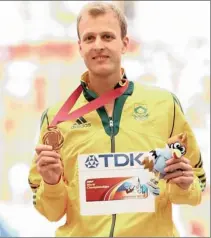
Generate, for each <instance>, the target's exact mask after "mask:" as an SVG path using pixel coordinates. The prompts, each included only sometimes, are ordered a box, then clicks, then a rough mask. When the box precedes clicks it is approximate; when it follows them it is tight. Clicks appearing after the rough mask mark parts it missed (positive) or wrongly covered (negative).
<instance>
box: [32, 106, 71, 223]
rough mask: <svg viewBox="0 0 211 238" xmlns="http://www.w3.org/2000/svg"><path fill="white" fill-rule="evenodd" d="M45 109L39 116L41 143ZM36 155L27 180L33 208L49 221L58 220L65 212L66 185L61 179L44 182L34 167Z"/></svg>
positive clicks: (45, 121)
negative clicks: (40, 116) (31, 194)
mask: <svg viewBox="0 0 211 238" xmlns="http://www.w3.org/2000/svg"><path fill="white" fill-rule="evenodd" d="M47 124H48V115H47V110H46V111H45V112H44V113H43V115H42V118H41V128H40V135H39V141H38V144H42V136H43V134H44V132H45V129H46V128H47ZM36 158H37V156H36V155H35V156H34V159H33V161H32V164H31V167H30V171H29V178H28V182H29V185H30V187H31V189H32V192H33V204H34V206H35V208H36V209H37V210H38V212H39V213H41V214H42V215H43V216H45V217H46V218H47V219H48V220H49V221H59V220H60V219H61V218H62V217H63V216H64V214H65V213H66V206H67V187H66V184H65V183H64V181H63V179H62V178H61V180H60V181H59V183H58V184H56V185H49V184H46V183H45V182H44V181H43V179H42V177H41V175H40V174H39V173H38V171H37V169H36V164H35V160H36Z"/></svg>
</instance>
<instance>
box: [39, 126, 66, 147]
mask: <svg viewBox="0 0 211 238" xmlns="http://www.w3.org/2000/svg"><path fill="white" fill-rule="evenodd" d="M42 140H43V144H44V145H51V146H52V147H53V150H55V151H59V150H60V149H61V148H62V146H63V143H64V137H63V136H62V134H61V132H60V131H59V129H58V128H57V127H56V126H52V127H48V131H47V132H46V133H45V135H44V136H43V139H42Z"/></svg>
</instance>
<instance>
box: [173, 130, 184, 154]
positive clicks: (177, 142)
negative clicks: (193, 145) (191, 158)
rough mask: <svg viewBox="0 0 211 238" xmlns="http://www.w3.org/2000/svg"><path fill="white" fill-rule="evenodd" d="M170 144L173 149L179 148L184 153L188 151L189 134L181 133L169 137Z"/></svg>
mask: <svg viewBox="0 0 211 238" xmlns="http://www.w3.org/2000/svg"><path fill="white" fill-rule="evenodd" d="M168 145H169V148H171V149H178V150H179V151H180V152H181V154H182V155H185V154H186V151H187V134H186V133H181V134H179V135H176V136H173V137H171V138H169V139H168Z"/></svg>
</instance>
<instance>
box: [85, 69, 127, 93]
mask: <svg viewBox="0 0 211 238" xmlns="http://www.w3.org/2000/svg"><path fill="white" fill-rule="evenodd" d="M121 78H122V76H121V71H119V72H117V73H116V74H111V75H107V76H105V77H103V76H102V75H93V74H91V73H89V84H88V87H89V89H90V90H92V91H94V92H95V93H96V94H97V95H102V94H103V93H106V92H108V91H111V90H112V89H113V88H114V87H115V86H116V84H117V83H118V82H119V81H120V80H121Z"/></svg>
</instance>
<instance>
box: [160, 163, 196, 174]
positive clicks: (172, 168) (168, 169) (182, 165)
mask: <svg viewBox="0 0 211 238" xmlns="http://www.w3.org/2000/svg"><path fill="white" fill-rule="evenodd" d="M176 170H187V171H188V170H190V171H191V170H192V166H191V165H190V164H185V163H184V162H179V163H176V164H172V165H169V166H167V167H166V168H165V169H164V171H165V172H166V173H168V172H174V171H176Z"/></svg>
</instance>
